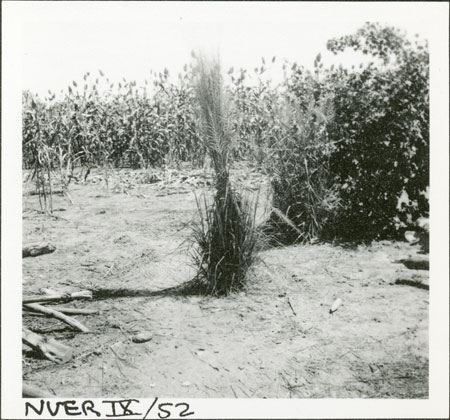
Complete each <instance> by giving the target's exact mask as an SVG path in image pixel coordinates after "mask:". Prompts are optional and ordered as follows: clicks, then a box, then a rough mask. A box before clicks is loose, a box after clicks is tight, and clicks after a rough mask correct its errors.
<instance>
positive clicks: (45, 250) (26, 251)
mask: <svg viewBox="0 0 450 420" xmlns="http://www.w3.org/2000/svg"><path fill="white" fill-rule="evenodd" d="M55 249H56V248H55V247H54V245H52V244H46V243H41V244H32V245H27V246H24V247H23V248H22V258H26V257H37V256H38V255H43V254H51V253H52V252H53V251H55Z"/></svg>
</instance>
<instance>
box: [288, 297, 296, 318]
mask: <svg viewBox="0 0 450 420" xmlns="http://www.w3.org/2000/svg"><path fill="white" fill-rule="evenodd" d="M287 303H288V304H289V306H290V307H291V310H292V312H293V314H294V315H295V316H297V314H296V313H295V311H294V308H293V307H292V303H291V301H290V300H289V298H287Z"/></svg>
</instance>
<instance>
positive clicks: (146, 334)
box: [132, 331, 153, 343]
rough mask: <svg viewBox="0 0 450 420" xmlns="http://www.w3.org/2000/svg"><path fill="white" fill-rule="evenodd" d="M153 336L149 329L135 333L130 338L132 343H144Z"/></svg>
mask: <svg viewBox="0 0 450 420" xmlns="http://www.w3.org/2000/svg"><path fill="white" fill-rule="evenodd" d="M152 338H153V335H152V333H151V332H150V331H143V332H140V333H138V334H136V335H135V336H134V337H133V338H132V340H133V343H145V342H146V341H150V340H151V339H152Z"/></svg>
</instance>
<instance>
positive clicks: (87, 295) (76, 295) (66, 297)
mask: <svg viewBox="0 0 450 420" xmlns="http://www.w3.org/2000/svg"><path fill="white" fill-rule="evenodd" d="M76 299H92V292H91V291H89V290H82V291H80V292H73V293H60V294H56V295H51V296H24V297H23V298H22V303H24V304H26V303H33V302H58V301H60V300H62V301H70V300H76Z"/></svg>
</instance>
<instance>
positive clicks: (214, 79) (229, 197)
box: [192, 55, 257, 295]
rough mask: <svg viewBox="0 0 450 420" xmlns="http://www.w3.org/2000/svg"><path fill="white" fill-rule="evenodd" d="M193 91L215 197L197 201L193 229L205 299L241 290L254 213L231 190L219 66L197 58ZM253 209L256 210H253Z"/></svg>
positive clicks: (252, 253) (252, 244)
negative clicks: (207, 294) (197, 219)
mask: <svg viewBox="0 0 450 420" xmlns="http://www.w3.org/2000/svg"><path fill="white" fill-rule="evenodd" d="M195 76H196V80H195V91H196V95H197V100H198V104H199V108H200V109H199V110H200V119H201V123H202V124H201V126H202V134H203V141H204V144H205V149H206V150H207V152H208V154H209V155H210V158H211V161H212V164H213V167H214V171H215V183H216V192H215V195H214V199H213V201H212V203H208V202H207V200H206V198H205V199H204V201H203V204H201V203H200V202H199V201H197V205H198V212H199V216H200V222H199V223H198V224H197V225H196V226H195V227H194V230H193V242H194V250H193V253H192V258H193V261H194V263H195V265H196V266H197V268H198V271H197V275H196V277H195V279H194V283H195V284H196V285H197V286H198V287H199V289H200V290H202V291H203V292H205V293H210V294H215V295H223V294H227V293H229V292H231V291H233V290H237V289H239V288H241V287H242V286H243V285H244V282H245V276H246V273H247V270H248V268H249V267H250V266H251V264H252V263H253V261H254V258H255V254H256V253H255V246H256V243H257V232H256V229H255V223H254V221H255V216H256V214H255V212H252V211H251V205H250V204H249V202H248V201H247V200H244V199H243V198H242V197H241V196H240V194H239V193H237V192H236V191H235V190H234V189H233V188H232V186H231V183H230V178H229V154H230V149H231V130H230V129H229V122H228V117H229V114H228V107H227V101H226V98H225V95H224V89H223V85H222V76H221V72H220V64H219V61H218V60H208V59H206V58H205V57H204V56H201V55H200V56H197V66H196V68H195ZM255 209H256V206H255Z"/></svg>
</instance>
